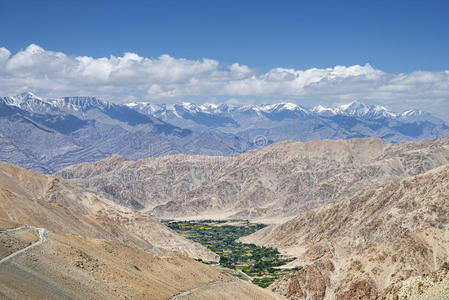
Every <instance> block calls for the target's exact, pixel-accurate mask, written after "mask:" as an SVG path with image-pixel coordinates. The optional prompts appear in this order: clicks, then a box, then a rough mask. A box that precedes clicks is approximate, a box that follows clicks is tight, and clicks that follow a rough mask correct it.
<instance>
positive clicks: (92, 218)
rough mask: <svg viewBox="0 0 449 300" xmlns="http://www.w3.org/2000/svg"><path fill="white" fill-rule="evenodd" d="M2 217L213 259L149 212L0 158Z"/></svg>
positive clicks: (62, 230) (63, 230) (50, 228)
mask: <svg viewBox="0 0 449 300" xmlns="http://www.w3.org/2000/svg"><path fill="white" fill-rule="evenodd" d="M0 200H1V201H0V218H4V219H8V220H11V221H15V222H18V223H21V224H26V225H33V226H36V227H44V228H46V229H48V230H50V231H53V232H57V233H72V234H77V235H81V236H86V237H92V238H101V239H109V240H113V241H118V242H122V243H126V244H128V245H133V246H136V247H139V248H141V249H146V250H148V251H155V252H163V251H164V250H169V251H171V250H175V251H180V252H182V253H184V254H186V255H189V256H191V257H194V258H203V259H205V260H217V259H218V257H217V255H216V254H215V253H213V252H211V251H209V250H208V249H207V248H205V247H203V246H202V245H200V244H198V243H194V242H192V241H190V240H187V239H185V238H183V237H181V236H180V235H178V234H176V233H175V232H173V231H172V230H170V229H169V228H167V227H166V226H164V225H162V224H161V223H159V222H158V221H156V220H154V219H153V218H151V217H149V216H148V215H145V214H142V213H139V212H136V211H133V210H131V209H128V208H124V207H121V206H119V205H117V204H115V203H114V202H112V201H109V200H107V199H104V198H102V197H99V196H97V195H95V194H94V193H92V192H88V191H86V190H85V189H83V188H81V187H79V186H76V185H75V184H73V183H71V182H69V181H67V180H64V179H62V178H58V177H55V176H46V175H41V174H39V173H35V172H32V171H27V170H25V169H22V168H20V167H17V166H14V165H12V164H8V163H0Z"/></svg>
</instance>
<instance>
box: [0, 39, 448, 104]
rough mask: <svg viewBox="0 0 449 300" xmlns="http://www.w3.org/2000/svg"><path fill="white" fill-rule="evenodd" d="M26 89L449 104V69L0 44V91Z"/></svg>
mask: <svg viewBox="0 0 449 300" xmlns="http://www.w3.org/2000/svg"><path fill="white" fill-rule="evenodd" d="M28 90H31V91H34V92H37V93H40V94H41V95H42V96H63V95H96V96H100V97H105V98H107V99H110V100H115V101H119V102H120V101H126V100H128V99H130V98H134V99H147V100H152V101H157V102H175V101H181V100H185V99H189V100H190V99H191V100H196V101H198V102H204V101H208V100H209V99H220V98H221V99H233V101H234V102H235V101H236V99H237V100H238V101H241V102H245V101H247V102H249V101H250V102H257V101H264V102H266V101H267V100H268V101H277V100H280V99H288V100H290V101H295V100H297V101H301V100H303V99H315V100H316V101H320V102H323V101H324V102H338V101H343V100H347V99H357V100H362V101H363V100H369V101H374V102H377V103H382V104H387V105H388V104H389V105H390V106H393V107H394V106H400V105H403V104H404V103H409V104H410V105H415V106H423V105H427V106H428V105H429V104H430V105H432V103H433V104H439V105H441V103H443V104H444V105H446V106H447V108H448V109H449V104H448V103H449V71H442V72H425V71H416V72H412V73H408V74H389V73H386V72H383V71H381V70H378V69H375V68H373V67H372V66H371V65H369V64H365V65H354V66H335V67H332V68H325V69H318V68H312V69H308V70H295V69H287V68H275V69H272V70H269V71H268V72H266V73H260V72H257V71H256V70H254V69H252V68H251V67H249V66H246V65H242V64H240V63H237V62H236V63H233V64H231V65H227V66H226V65H222V64H220V63H219V62H218V61H216V60H213V59H202V60H188V59H184V58H174V57H172V56H170V55H167V54H165V55H162V56H160V57H158V58H146V57H141V56H139V55H138V54H136V53H125V54H124V55H123V56H119V57H116V56H110V57H102V58H93V57H89V56H77V57H75V56H70V55H66V54H65V53H62V52H55V51H49V50H46V49H43V48H41V47H39V46H37V45H35V44H31V45H29V46H28V47H27V48H26V49H24V50H21V51H19V52H17V53H15V54H11V53H10V51H9V50H8V49H6V48H4V47H1V48H0V91H2V94H4V95H10V94H15V93H19V92H24V91H28ZM310 104H311V105H313V104H315V103H313V101H312V102H311V103H310ZM446 112H447V111H446Z"/></svg>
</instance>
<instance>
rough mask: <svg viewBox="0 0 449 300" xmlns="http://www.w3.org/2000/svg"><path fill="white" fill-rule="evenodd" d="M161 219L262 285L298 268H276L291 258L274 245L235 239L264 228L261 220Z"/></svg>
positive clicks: (222, 263)
mask: <svg viewBox="0 0 449 300" xmlns="http://www.w3.org/2000/svg"><path fill="white" fill-rule="evenodd" d="M164 223H165V225H167V226H168V227H170V228H171V229H173V230H175V231H176V232H178V233H180V234H181V235H183V236H184V237H186V238H188V239H191V240H193V241H195V242H198V243H201V244H203V245H204V246H206V247H207V248H209V249H210V250H212V251H213V252H215V253H217V254H218V255H219V256H220V264H221V265H222V266H223V267H226V268H230V269H236V270H241V271H243V272H244V273H245V274H247V275H248V276H249V277H250V278H251V279H252V282H253V283H255V284H257V285H259V286H261V287H264V288H265V287H267V286H269V285H270V284H271V283H273V282H274V281H276V280H277V279H278V278H280V277H281V276H283V275H285V274H287V273H290V272H293V271H297V270H299V268H293V269H279V268H276V267H279V266H282V265H285V264H286V263H288V262H291V261H292V260H293V259H292V258H285V257H282V256H281V255H280V253H279V251H278V250H277V249H274V248H270V247H259V246H256V245H255V244H243V243H239V242H236V240H237V239H239V238H240V237H243V236H246V235H249V234H251V233H254V232H256V231H257V230H260V229H262V228H264V227H265V225H263V224H252V223H249V222H248V221H214V220H203V221H179V222H177V221H164ZM229 223H231V224H232V225H231V224H229ZM205 263H206V262H205Z"/></svg>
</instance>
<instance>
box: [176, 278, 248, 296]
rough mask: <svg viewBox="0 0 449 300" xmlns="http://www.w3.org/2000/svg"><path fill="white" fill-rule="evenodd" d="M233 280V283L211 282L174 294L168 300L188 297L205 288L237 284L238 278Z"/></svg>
mask: <svg viewBox="0 0 449 300" xmlns="http://www.w3.org/2000/svg"><path fill="white" fill-rule="evenodd" d="M234 279H235V281H223V280H217V281H213V282H210V283H208V284H205V285H202V286H199V287H196V288H194V289H191V290H188V291H185V292H181V293H179V294H176V295H175V296H173V297H172V298H170V300H179V298H181V297H184V296H187V295H190V294H191V293H193V292H196V291H198V290H201V289H207V288H211V287H214V286H219V285H223V284H228V283H232V282H238V281H239V280H240V279H238V278H234Z"/></svg>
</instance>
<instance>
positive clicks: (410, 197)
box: [242, 165, 449, 299]
mask: <svg viewBox="0 0 449 300" xmlns="http://www.w3.org/2000/svg"><path fill="white" fill-rule="evenodd" d="M242 240H243V241H244V242H253V243H257V244H262V245H268V246H271V247H278V248H279V249H280V250H282V251H283V252H284V253H289V254H292V255H295V256H296V257H297V260H296V261H295V264H297V265H302V266H304V268H303V269H301V270H299V271H297V272H295V273H293V274H289V275H287V276H285V277H284V278H283V279H281V280H279V281H278V282H276V283H274V284H273V285H272V286H271V289H272V290H273V291H276V292H278V293H280V294H282V295H285V296H287V297H289V298H291V299H375V298H376V296H377V295H378V294H379V293H381V292H382V291H383V290H384V289H386V288H387V287H388V286H390V285H391V284H394V283H397V282H400V281H402V280H404V279H407V278H410V277H412V276H420V275H422V274H424V273H429V272H432V271H435V270H437V269H439V268H440V266H442V265H443V264H444V263H446V262H447V261H448V259H449V253H448V251H447V249H449V166H448V165H447V166H443V167H440V168H437V169H434V170H431V171H429V172H426V173H424V174H422V175H418V176H416V177H412V178H409V179H403V180H400V181H396V182H394V183H392V184H390V185H387V186H385V187H383V188H379V189H373V190H367V191H365V192H364V193H363V194H361V195H358V196H355V197H350V198H346V199H344V200H341V201H338V202H336V203H334V204H330V205H327V206H323V207H321V208H319V209H316V210H312V211H309V212H305V213H302V214H300V215H298V216H297V217H296V218H294V219H293V220H290V221H288V222H286V223H285V224H282V225H273V226H269V227H267V228H264V229H262V230H261V231H259V232H256V233H255V234H253V235H251V236H248V237H245V238H243V239H242ZM360 297H361V298H360Z"/></svg>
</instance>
